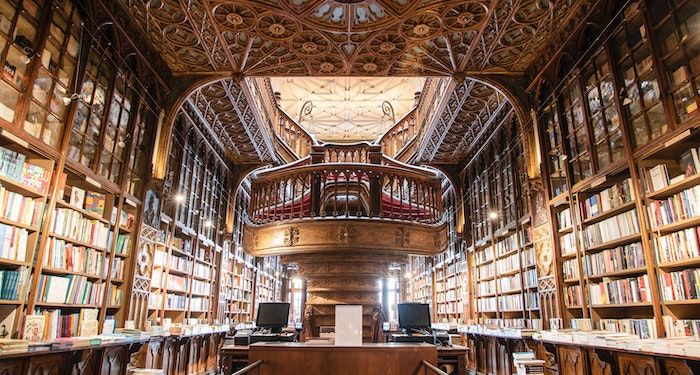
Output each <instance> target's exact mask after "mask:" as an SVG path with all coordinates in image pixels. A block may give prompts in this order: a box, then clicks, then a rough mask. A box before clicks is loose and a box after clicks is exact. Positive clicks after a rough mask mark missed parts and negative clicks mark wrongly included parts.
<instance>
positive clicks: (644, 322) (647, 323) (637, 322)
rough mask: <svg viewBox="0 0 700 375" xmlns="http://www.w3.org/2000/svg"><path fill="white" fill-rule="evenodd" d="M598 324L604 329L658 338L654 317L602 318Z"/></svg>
mask: <svg viewBox="0 0 700 375" xmlns="http://www.w3.org/2000/svg"><path fill="white" fill-rule="evenodd" d="M597 324H598V329H600V330H602V331H607V332H617V333H627V334H630V335H635V336H638V337H639V338H641V339H655V338H658V337H657V335H656V323H655V322H654V319H600V320H599V321H598V322H597Z"/></svg>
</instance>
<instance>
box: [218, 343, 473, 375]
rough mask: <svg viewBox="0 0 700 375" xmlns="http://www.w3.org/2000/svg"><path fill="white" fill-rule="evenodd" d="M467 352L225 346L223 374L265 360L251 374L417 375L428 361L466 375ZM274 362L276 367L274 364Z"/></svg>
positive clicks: (424, 347) (388, 346)
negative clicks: (419, 364)
mask: <svg viewBox="0 0 700 375" xmlns="http://www.w3.org/2000/svg"><path fill="white" fill-rule="evenodd" d="M467 352H468V348H467V347H464V346H454V347H436V346H435V345H431V344H403V343H384V344H364V345H362V346H360V347H356V346H355V347H352V346H351V347H347V346H335V345H309V344H303V343H257V344H253V345H251V346H249V347H248V346H235V345H227V346H224V347H222V348H221V362H222V367H223V369H222V370H223V374H224V375H230V374H232V373H234V372H235V371H236V370H237V369H240V368H242V367H245V366H246V365H247V364H249V363H253V362H255V361H257V360H259V359H261V360H263V361H264V362H265V365H264V366H263V368H262V369H261V371H260V373H259V374H258V373H256V372H252V373H251V375H263V374H290V375H292V374H305V375H307V374H308V375H312V374H324V375H325V374H329V373H332V374H346V373H347V374H353V375H354V374H400V375H404V374H414V371H416V369H417V368H418V367H417V366H418V363H420V362H421V361H422V360H423V359H425V360H427V361H428V362H430V363H432V364H436V363H437V365H438V366H440V365H443V364H447V365H451V366H453V368H454V369H455V374H458V375H465V374H466V360H467ZM272 363H275V364H274V365H272ZM278 365H279V366H284V367H280V368H283V370H279V369H278V367H276V366H278ZM273 366H274V367H273ZM305 366H306V367H305ZM377 366H378V367H377ZM411 366H413V367H411ZM329 368H333V371H329V370H328V369H329ZM409 370H410V371H409ZM267 371H270V372H267ZM338 371H341V372H338ZM346 371H347V372H346ZM373 371H374V372H373ZM403 371H407V372H403ZM418 374H423V372H419V373H418Z"/></svg>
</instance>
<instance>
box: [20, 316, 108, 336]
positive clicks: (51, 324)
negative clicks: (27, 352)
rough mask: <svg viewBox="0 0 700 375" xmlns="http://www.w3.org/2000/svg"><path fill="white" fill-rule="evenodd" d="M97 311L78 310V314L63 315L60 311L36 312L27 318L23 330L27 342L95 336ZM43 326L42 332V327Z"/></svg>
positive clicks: (96, 331)
mask: <svg viewBox="0 0 700 375" xmlns="http://www.w3.org/2000/svg"><path fill="white" fill-rule="evenodd" d="M97 314H98V310H97V309H80V312H79V313H71V314H63V311H62V310H61V309H53V310H37V311H35V312H34V314H33V315H30V316H28V317H27V320H28V322H29V323H28V325H29V327H28V329H25V331H26V333H28V334H29V336H27V335H26V334H25V338H27V339H29V341H41V340H55V339H58V338H64V337H78V336H86V337H89V336H96V335H97V334H98V320H97ZM42 326H43V330H42V328H41V327H42Z"/></svg>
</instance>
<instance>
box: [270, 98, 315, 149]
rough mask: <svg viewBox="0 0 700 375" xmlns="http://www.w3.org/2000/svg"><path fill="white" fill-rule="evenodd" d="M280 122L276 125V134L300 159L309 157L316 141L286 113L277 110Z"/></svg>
mask: <svg viewBox="0 0 700 375" xmlns="http://www.w3.org/2000/svg"><path fill="white" fill-rule="evenodd" d="M277 112H278V121H277V123H276V124H275V125H276V126H275V134H276V135H277V136H278V137H279V139H280V140H281V141H282V142H283V143H284V145H286V146H287V147H288V148H289V149H290V150H291V151H293V152H294V154H296V156H297V157H298V158H299V159H302V158H305V157H307V156H309V154H310V153H311V147H312V145H313V144H314V139H313V137H311V135H309V133H307V132H306V130H304V128H302V127H301V126H299V124H297V122H296V121H294V120H292V119H291V118H290V117H289V116H288V115H287V114H286V113H285V112H284V111H282V110H279V109H278V110H277Z"/></svg>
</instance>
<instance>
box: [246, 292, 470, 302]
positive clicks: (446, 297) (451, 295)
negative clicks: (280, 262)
mask: <svg viewBox="0 0 700 375" xmlns="http://www.w3.org/2000/svg"><path fill="white" fill-rule="evenodd" d="M271 294H272V293H270V297H272V295H271ZM458 296H460V294H459V293H457V291H456V290H448V291H446V292H437V293H436V294H435V302H438V303H441V302H447V301H457V297H458ZM258 298H261V296H260V295H259V296H258Z"/></svg>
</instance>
